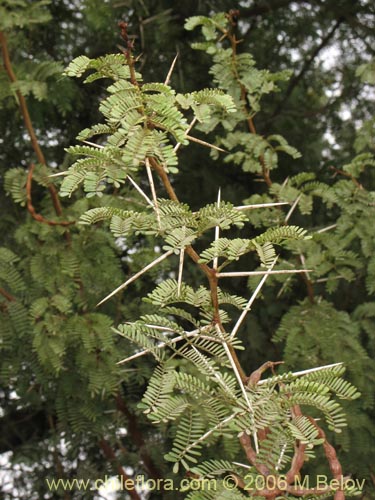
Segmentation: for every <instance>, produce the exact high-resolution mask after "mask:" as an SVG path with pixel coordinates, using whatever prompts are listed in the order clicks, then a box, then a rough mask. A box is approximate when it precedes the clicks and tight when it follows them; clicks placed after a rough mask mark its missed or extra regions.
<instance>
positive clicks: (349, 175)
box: [329, 165, 363, 189]
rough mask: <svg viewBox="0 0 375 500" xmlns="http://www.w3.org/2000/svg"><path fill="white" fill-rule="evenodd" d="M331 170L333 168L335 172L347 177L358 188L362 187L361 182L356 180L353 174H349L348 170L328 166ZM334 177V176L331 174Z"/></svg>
mask: <svg viewBox="0 0 375 500" xmlns="http://www.w3.org/2000/svg"><path fill="white" fill-rule="evenodd" d="M329 168H330V169H331V170H334V171H335V173H336V174H340V175H343V176H344V177H348V178H349V179H350V180H351V181H352V182H353V183H354V184H355V185H356V186H357V188H359V189H363V186H362V184H360V183H359V182H358V180H357V179H356V178H355V177H354V175H352V174H349V172H345V170H340V169H339V168H336V167H334V166H332V165H331V166H330V167H329ZM333 177H334V176H333Z"/></svg>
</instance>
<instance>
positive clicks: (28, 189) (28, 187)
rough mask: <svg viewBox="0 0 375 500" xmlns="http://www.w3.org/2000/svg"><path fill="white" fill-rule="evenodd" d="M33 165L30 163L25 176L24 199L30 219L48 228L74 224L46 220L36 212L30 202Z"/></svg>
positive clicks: (71, 222) (73, 222) (72, 222)
mask: <svg viewBox="0 0 375 500" xmlns="http://www.w3.org/2000/svg"><path fill="white" fill-rule="evenodd" d="M34 168H35V165H34V164H33V163H32V164H31V165H30V169H29V173H28V175H27V181H26V197H27V210H28V212H29V213H30V214H31V216H32V218H33V219H35V220H37V221H38V222H42V223H43V224H48V225H49V226H71V225H72V224H75V221H53V220H48V219H46V218H45V217H43V215H40V214H38V213H37V212H36V210H35V208H34V206H33V202H32V196H31V183H32V179H33V172H34Z"/></svg>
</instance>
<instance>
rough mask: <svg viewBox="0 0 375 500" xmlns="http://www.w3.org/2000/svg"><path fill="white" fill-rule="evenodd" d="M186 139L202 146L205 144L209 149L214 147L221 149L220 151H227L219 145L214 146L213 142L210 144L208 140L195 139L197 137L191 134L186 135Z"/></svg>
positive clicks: (217, 149)
mask: <svg viewBox="0 0 375 500" xmlns="http://www.w3.org/2000/svg"><path fill="white" fill-rule="evenodd" d="M186 139H189V141H192V142H196V143H197V144H201V145H202V146H206V147H208V148H211V149H216V151H221V152H222V153H227V151H225V149H222V148H219V146H215V145H214V144H210V143H209V142H206V141H202V140H201V139H197V137H192V136H191V135H186Z"/></svg>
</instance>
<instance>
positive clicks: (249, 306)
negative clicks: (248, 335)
mask: <svg viewBox="0 0 375 500" xmlns="http://www.w3.org/2000/svg"><path fill="white" fill-rule="evenodd" d="M277 259H278V257H276V258H275V260H274V261H273V262H272V264H271V267H270V268H269V269H268V271H267V273H266V274H265V275H264V276H263V278H262V279H261V280H260V282H259V285H258V286H257V287H256V289H255V290H254V293H253V295H252V296H251V297H250V299H249V302H248V303H247V305H246V307H245V309H244V310H243V311H242V313H241V316H240V317H239V318H238V320H237V323H236V324H235V325H234V328H233V330H232V332H231V334H230V338H231V339H232V338H233V337H234V336H235V335H236V333H237V331H238V329H239V328H240V326H241V323H242V321H243V320H244V319H245V317H246V314H247V313H248V312H249V311H250V308H251V306H252V304H253V302H254V300H255V299H256V297H257V295H258V293H259V292H260V290H261V288H262V286H263V285H264V283H265V282H266V280H267V278H268V276H269V275H270V273H271V271H272V269H273V267H274V265H275V264H276V261H277Z"/></svg>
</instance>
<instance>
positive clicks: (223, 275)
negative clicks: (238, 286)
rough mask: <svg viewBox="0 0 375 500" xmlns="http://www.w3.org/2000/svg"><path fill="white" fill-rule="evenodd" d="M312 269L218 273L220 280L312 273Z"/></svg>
mask: <svg viewBox="0 0 375 500" xmlns="http://www.w3.org/2000/svg"><path fill="white" fill-rule="evenodd" d="M311 272H312V269H279V270H277V271H270V270H267V271H238V272H237V271H235V272H228V273H217V274H216V276H217V277H218V278H235V277H239V276H263V275H264V274H267V275H268V274H293V273H311Z"/></svg>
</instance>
